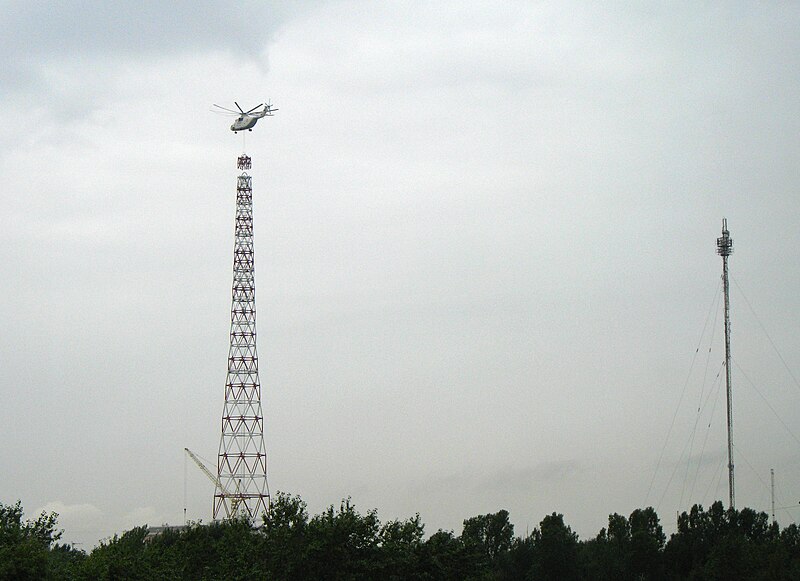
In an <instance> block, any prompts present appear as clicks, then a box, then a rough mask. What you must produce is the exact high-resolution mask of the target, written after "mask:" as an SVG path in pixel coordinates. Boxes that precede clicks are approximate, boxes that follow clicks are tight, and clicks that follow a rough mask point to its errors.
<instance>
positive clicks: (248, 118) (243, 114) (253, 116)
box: [212, 101, 277, 133]
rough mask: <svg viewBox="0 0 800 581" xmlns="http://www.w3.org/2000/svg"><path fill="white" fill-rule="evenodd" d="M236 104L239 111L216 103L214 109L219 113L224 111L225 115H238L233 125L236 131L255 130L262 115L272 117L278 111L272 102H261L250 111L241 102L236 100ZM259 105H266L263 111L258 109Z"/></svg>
mask: <svg viewBox="0 0 800 581" xmlns="http://www.w3.org/2000/svg"><path fill="white" fill-rule="evenodd" d="M233 104H234V105H236V108H237V109H238V111H234V110H233V109H228V108H227V107H222V106H220V105H217V104H216V103H215V104H214V107H216V109H212V111H215V112H217V113H223V114H225V115H237V116H238V117H237V119H236V121H234V122H233V125H231V131H233V132H234V133H238V132H239V131H244V130H245V129H247V130H248V131H252V130H253V126H254V125H255V124H256V122H257V121H258V120H259V119H261V118H262V117H272V115H273V113H274V112H275V111H277V109H273V108H272V104H271V103H261V104H259V105H256V106H255V107H253V108H252V109H250V110H249V111H243V110H242V108H241V107H240V106H239V103H237V102H236V101H234V102H233ZM259 107H264V108H263V109H262V110H261V111H256V109H258V108H259Z"/></svg>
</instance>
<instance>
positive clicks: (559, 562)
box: [531, 513, 581, 581]
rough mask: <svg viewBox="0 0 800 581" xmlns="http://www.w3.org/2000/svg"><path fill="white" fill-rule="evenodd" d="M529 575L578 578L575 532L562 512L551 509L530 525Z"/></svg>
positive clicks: (544, 578) (545, 579) (564, 579)
mask: <svg viewBox="0 0 800 581" xmlns="http://www.w3.org/2000/svg"><path fill="white" fill-rule="evenodd" d="M531 537H532V538H533V555H534V559H533V567H532V569H531V572H532V576H531V578H532V579H536V580H537V581H540V580H541V581H548V580H560V581H570V580H572V579H579V578H580V576H581V575H580V566H579V564H578V535H577V534H575V533H574V532H572V529H571V528H570V527H568V526H567V525H566V524H564V515H561V514H556V513H552V514H551V515H548V516H546V517H544V519H542V522H541V523H539V527H538V528H535V529H533V533H532V534H531Z"/></svg>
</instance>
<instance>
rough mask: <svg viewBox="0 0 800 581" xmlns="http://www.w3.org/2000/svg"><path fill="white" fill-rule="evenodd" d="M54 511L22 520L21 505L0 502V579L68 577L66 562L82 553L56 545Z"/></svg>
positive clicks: (67, 564)
mask: <svg viewBox="0 0 800 581" xmlns="http://www.w3.org/2000/svg"><path fill="white" fill-rule="evenodd" d="M57 521H58V514H56V513H54V512H51V513H50V514H47V513H44V512H43V513H41V514H40V515H39V516H38V517H37V518H36V519H35V520H23V510H22V504H21V503H20V502H19V501H17V503H16V504H14V505H5V504H3V503H1V502H0V580H3V581H4V580H6V579H9V580H11V579H13V580H20V581H22V580H25V579H37V580H39V579H69V578H70V574H69V573H68V572H66V571H67V569H69V567H70V563H73V562H79V561H80V560H81V559H82V557H83V553H82V552H79V551H75V550H74V549H72V548H71V547H68V546H64V545H58V544H57V543H56V541H58V539H60V538H61V531H58V530H56V524H57Z"/></svg>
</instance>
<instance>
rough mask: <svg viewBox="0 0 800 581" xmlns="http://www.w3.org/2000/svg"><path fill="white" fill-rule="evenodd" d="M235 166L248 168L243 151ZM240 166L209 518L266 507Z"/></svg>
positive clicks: (245, 195)
mask: <svg viewBox="0 0 800 581" xmlns="http://www.w3.org/2000/svg"><path fill="white" fill-rule="evenodd" d="M237 167H238V168H239V169H240V170H246V169H250V167H251V161H250V158H249V157H248V156H247V155H245V154H242V156H241V157H239V159H238V162H237ZM251 179H252V178H251V177H250V176H249V175H247V173H245V172H244V171H243V172H242V173H241V174H240V175H239V177H238V178H237V186H236V222H235V224H236V242H235V244H234V249H233V290H232V301H231V333H230V340H231V341H230V351H229V353H228V377H227V380H226V382H225V406H224V408H223V412H222V437H221V438H220V442H219V455H218V456H217V477H218V485H217V488H216V490H215V492H214V512H213V517H214V519H217V518H229V517H231V516H236V515H242V516H246V517H247V518H248V519H250V521H251V522H252V521H255V520H256V519H258V518H259V517H260V516H261V515H262V514H263V513H265V512H267V511H268V510H269V487H268V486H267V455H266V449H265V447H264V416H263V414H262V412H261V384H260V382H259V379H258V354H257V352H256V285H255V260H254V257H253V189H252V183H251Z"/></svg>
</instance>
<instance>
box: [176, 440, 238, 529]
mask: <svg viewBox="0 0 800 581" xmlns="http://www.w3.org/2000/svg"><path fill="white" fill-rule="evenodd" d="M184 451H185V452H186V453H187V454H188V455H189V458H191V459H192V460H194V463H195V464H197V466H198V467H199V468H200V470H202V471H203V474H205V475H206V476H208V479H209V480H210V481H211V482H213V483H214V485H215V486H216V487H217V488H219V490H220V492H222V494H223V495H224V496H227V497H228V498H230V499H231V510H232V512H233V514H237V513H238V510H239V502H240V501H241V498H242V492H241V490H240V489H239V482H236V492H235V493H231V492H229V491H228V489H227V488H225V485H224V484H222V482H221V481H220V479H219V478H218V477H217V476H216V475H215V474H214V473H213V472H211V470H209V469H208V467H207V466H206V465H205V464H204V463H203V461H202V460H200V458H198V457H197V455H196V454H195V453H194V452H192V451H191V450H190V449H189V448H184ZM229 516H230V515H229Z"/></svg>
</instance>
